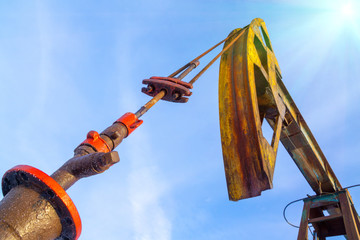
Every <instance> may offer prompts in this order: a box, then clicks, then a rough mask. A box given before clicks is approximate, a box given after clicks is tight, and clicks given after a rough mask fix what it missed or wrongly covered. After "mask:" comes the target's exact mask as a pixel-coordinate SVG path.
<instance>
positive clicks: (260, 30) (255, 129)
mask: <svg viewBox="0 0 360 240" xmlns="http://www.w3.org/2000/svg"><path fill="white" fill-rule="evenodd" d="M241 32H242V36H241V37H240V38H239V39H238V40H237V41H236V42H235V43H234V45H233V46H231V47H230V48H229V49H228V50H227V51H226V52H225V53H224V54H223V55H222V57H221V62H220V74H219V115H220V130H221V141H222V148H223V157H224V166H225V173H226V180H227V185H228V193H229V198H230V200H235V201H236V200H239V199H244V198H250V197H254V196H258V195H260V194H261V192H262V191H264V190H267V189H270V188H272V179H273V174H274V167H275V161H276V153H277V149H278V145H279V141H280V140H281V141H282V143H283V145H284V146H285V148H286V149H287V151H288V152H289V154H290V155H291V157H292V158H293V160H294V162H295V163H296V165H297V166H298V167H299V169H300V171H301V172H302V173H303V175H304V176H305V178H306V180H307V181H308V182H309V184H310V186H311V187H312V188H313V190H314V191H315V192H316V193H318V194H319V193H321V192H322V191H326V192H334V191H336V190H337V189H339V188H340V187H341V186H340V183H339V182H338V180H337V178H336V176H335V174H334V173H333V171H332V170H331V168H330V165H329V164H328V162H327V161H326V158H325V156H324V155H323V153H322V152H321V149H320V147H319V146H318V144H317V143H316V141H315V138H314V137H313V135H312V133H311V131H310V129H309V128H308V127H307V125H306V123H305V121H304V119H303V118H302V116H301V114H300V112H299V110H298V109H297V107H296V105H295V103H294V101H293V100H292V98H291V97H290V95H289V93H288V91H287V90H286V88H285V86H284V84H283V82H282V80H281V72H280V68H279V65H278V62H277V60H276V57H275V54H274V52H273V48H272V46H271V42H270V38H269V35H268V32H267V29H266V26H265V23H264V21H263V20H261V19H259V18H257V19H254V20H253V21H252V22H251V24H250V25H248V26H246V27H244V28H243V29H240V28H239V29H235V30H234V31H233V32H231V33H230V35H231V34H233V36H232V37H231V38H229V39H228V40H227V41H226V42H225V45H224V47H226V45H227V44H229V43H230V42H231V41H232V39H234V38H235V37H236V36H238V34H239V33H241ZM265 121H266V122H268V123H269V125H270V126H271V128H272V129H273V131H274V132H273V136H272V141H271V142H268V141H267V140H266V139H265V137H264V136H263V133H262V124H266V123H265Z"/></svg>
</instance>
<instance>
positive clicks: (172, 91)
mask: <svg viewBox="0 0 360 240" xmlns="http://www.w3.org/2000/svg"><path fill="white" fill-rule="evenodd" d="M142 83H143V84H147V85H148V86H147V87H146V88H142V89H141V91H142V92H143V93H145V94H147V95H149V96H152V97H154V96H156V95H157V94H158V93H160V92H161V91H165V95H164V96H163V97H162V100H165V101H169V102H177V103H186V102H187V101H188V100H189V99H188V98H187V96H191V92H190V89H192V84H189V83H187V82H183V81H181V80H179V79H176V78H169V77H151V78H150V79H144V80H143V82H142Z"/></svg>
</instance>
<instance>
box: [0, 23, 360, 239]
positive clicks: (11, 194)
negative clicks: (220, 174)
mask: <svg viewBox="0 0 360 240" xmlns="http://www.w3.org/2000/svg"><path fill="white" fill-rule="evenodd" d="M222 43H224V46H223V49H222V51H221V52H220V53H219V54H218V55H216V57H215V58H214V59H212V60H211V61H210V62H209V63H208V64H207V65H206V66H205V67H204V68H203V69H202V70H201V71H200V72H199V73H198V74H197V75H196V76H195V77H194V78H192V79H191V80H190V81H189V82H184V81H182V80H183V78H184V77H185V76H187V75H188V74H189V73H190V72H191V71H192V70H194V69H195V68H196V67H197V66H198V65H199V60H200V59H201V58H202V57H203V56H205V55H206V54H207V53H209V52H211V51H213V50H214V49H215V48H216V47H218V46H219V45H221V44H222ZM219 57H221V61H220V73H219V115H220V131H221V144H222V150H223V160H224V167H225V175H226V181H227V188H228V194H229V199H230V200H232V201H238V200H240V199H245V198H252V197H255V196H259V195H260V194H261V192H262V191H264V190H267V189H270V188H272V180H273V175H274V167H275V161H276V154H277V150H278V146H279V142H280V141H281V143H282V144H283V145H284V147H285V148H286V150H287V151H288V153H289V154H290V156H291V158H292V159H293V161H294V162H295V164H296V165H297V167H298V168H299V170H300V172H301V173H302V174H303V176H304V177H305V179H306V181H307V182H308V183H309V185H310V186H311V188H312V190H313V191H314V192H315V195H314V196H310V197H307V198H304V199H303V202H304V207H303V212H302V217H301V221H300V229H299V234H298V240H306V239H308V229H309V225H312V227H313V228H314V233H313V238H314V239H318V240H323V239H326V238H327V237H330V236H338V235H344V236H345V237H346V238H347V239H349V240H359V239H360V237H359V229H360V222H359V216H358V214H357V212H356V210H355V207H354V204H353V202H352V199H351V196H350V194H349V192H348V190H347V189H346V188H343V187H342V186H341V184H340V182H339V181H338V179H337V177H336V175H335V173H334V172H333V170H332V169H331V167H330V165H329V163H328V161H327V160H326V158H325V155H324V154H323V152H322V151H321V149H320V147H319V145H318V144H317V142H316V140H315V138H314V136H313V134H312V133H311V131H310V129H309V127H308V126H307V124H306V122H305V120H304V118H303V117H302V115H301V113H300V111H299V109H298V108H297V107H296V105H295V102H294V100H293V99H292V98H291V96H290V94H289V92H288V90H287V89H286V87H285V85H284V83H283V82H282V76H281V71H280V67H279V65H278V62H277V60H276V57H275V54H274V51H273V48H272V45H271V42H270V38H269V34H268V31H267V29H266V26H265V23H264V21H263V20H261V19H258V18H257V19H254V20H253V21H252V22H251V24H250V25H248V26H245V27H244V28H238V29H235V30H233V31H232V32H231V33H230V34H229V36H228V37H227V38H225V39H224V40H222V41H221V42H219V43H218V44H216V45H215V46H213V47H212V48H210V49H209V50H207V51H206V52H204V53H203V54H201V55H200V56H199V57H197V58H195V59H193V60H192V61H190V62H189V63H187V64H186V65H184V66H183V67H182V68H180V69H178V70H177V71H175V72H174V73H172V74H170V75H169V76H168V77H151V78H149V79H145V80H143V84H145V85H146V87H144V88H143V89H142V92H144V93H145V94H147V95H149V96H151V97H152V99H151V100H150V101H149V102H147V103H146V104H145V105H144V106H142V107H141V108H140V109H139V110H138V111H137V112H136V113H131V112H129V113H126V114H124V115H123V116H122V117H120V118H119V119H117V120H116V121H115V122H114V123H113V124H112V125H111V126H109V127H108V128H106V129H105V130H104V131H102V132H101V133H98V132H96V131H90V132H89V133H88V134H87V137H86V139H85V140H84V141H83V142H82V143H81V144H80V145H79V146H78V147H77V148H76V149H75V150H74V157H73V158H71V159H70V160H68V161H67V162H65V164H64V165H63V166H61V167H60V168H59V169H58V170H56V171H55V172H54V173H53V174H52V175H50V176H49V175H47V174H46V173H44V172H42V171H41V170H39V169H36V168H34V167H31V166H27V165H18V166H15V167H13V168H12V169H10V170H8V171H7V172H6V173H5V174H4V176H3V178H2V192H3V195H4V198H3V199H2V200H1V202H0V240H30V239H31V240H32V239H42V240H48V239H63V240H70V239H78V238H79V236H80V233H81V220H80V216H79V213H78V211H77V209H76V207H75V205H74V203H73V201H72V200H71V198H70V197H69V195H68V194H67V193H66V190H67V189H68V188H70V187H71V186H72V185H73V184H74V183H75V182H77V181H78V180H79V179H81V178H85V177H89V176H92V175H96V174H100V173H103V172H104V171H106V170H107V169H109V168H110V167H111V166H112V165H114V164H115V163H118V162H119V155H118V153H117V152H116V151H114V149H115V148H116V147H117V146H118V145H119V144H120V143H121V142H122V140H123V139H124V138H126V137H128V136H129V135H130V134H131V133H132V132H133V131H134V130H135V129H137V128H138V127H139V126H140V125H141V124H142V123H143V121H142V120H140V118H141V116H142V115H144V114H145V113H146V112H147V111H148V110H149V109H150V108H151V107H152V106H154V105H155V104H156V103H157V102H158V101H159V100H160V99H162V100H165V101H170V102H177V103H185V102H187V101H188V99H189V98H188V97H189V96H191V89H192V88H193V84H194V83H195V82H196V81H197V79H198V78H199V77H200V76H201V75H202V74H203V73H204V72H205V71H206V70H207V69H208V68H209V67H210V66H211V65H212V64H213V63H214V62H215V61H216V60H217V59H218V58H219ZM266 122H267V123H268V124H269V125H270V126H271V128H272V129H273V136H272V140H271V142H268V141H267V140H266V138H265V137H264V136H263V130H262V126H263V124H266Z"/></svg>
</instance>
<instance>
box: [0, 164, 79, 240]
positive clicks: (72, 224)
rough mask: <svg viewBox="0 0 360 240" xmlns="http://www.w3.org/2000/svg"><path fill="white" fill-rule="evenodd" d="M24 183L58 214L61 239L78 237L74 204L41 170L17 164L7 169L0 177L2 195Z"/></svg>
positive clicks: (77, 220)
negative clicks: (0, 179) (46, 201)
mask: <svg viewBox="0 0 360 240" xmlns="http://www.w3.org/2000/svg"><path fill="white" fill-rule="evenodd" d="M19 185H25V186H26V187H29V188H31V189H33V190H35V191H37V192H39V193H40V194H41V195H42V196H43V197H44V198H46V199H47V200H48V201H49V202H50V203H51V205H52V206H53V207H54V208H55V209H56V212H57V213H58V215H59V218H60V221H61V224H62V232H61V235H60V236H59V237H63V239H78V238H79V236H80V233H81V219H80V215H79V213H78V211H77V209H76V207H75V204H74V203H73V201H72V200H71V198H70V197H69V195H68V194H67V193H66V192H65V190H64V189H63V188H62V187H61V186H60V185H59V184H58V183H57V182H56V181H55V180H54V179H52V178H51V177H50V176H49V175H47V174H46V173H44V172H42V171H41V170H39V169H37V168H34V167H31V166H27V165H18V166H15V167H13V168H12V169H10V170H8V171H7V172H6V173H5V174H4V176H3V178H2V192H3V194H4V196H5V195H6V194H7V193H8V192H9V191H10V190H11V189H12V188H14V187H16V186H19Z"/></svg>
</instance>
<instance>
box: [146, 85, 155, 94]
mask: <svg viewBox="0 0 360 240" xmlns="http://www.w3.org/2000/svg"><path fill="white" fill-rule="evenodd" d="M146 90H147V92H148V93H151V92H152V91H154V86H152V85H148V86H147V88H146Z"/></svg>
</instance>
